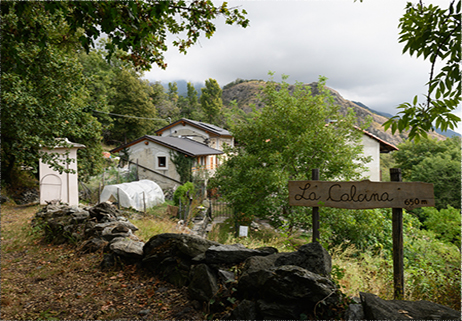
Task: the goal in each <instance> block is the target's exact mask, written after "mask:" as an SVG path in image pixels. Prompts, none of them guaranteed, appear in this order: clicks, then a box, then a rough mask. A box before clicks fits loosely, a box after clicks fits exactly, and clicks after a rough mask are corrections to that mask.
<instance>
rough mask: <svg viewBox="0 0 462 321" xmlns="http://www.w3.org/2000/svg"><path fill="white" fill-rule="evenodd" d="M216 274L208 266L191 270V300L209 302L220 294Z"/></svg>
mask: <svg viewBox="0 0 462 321" xmlns="http://www.w3.org/2000/svg"><path fill="white" fill-rule="evenodd" d="M218 289H219V288H218V281H217V275H216V273H215V272H214V271H213V270H212V269H211V268H210V267H209V266H208V265H206V264H199V265H196V266H194V267H193V268H192V269H191V282H190V283H189V286H188V293H189V296H190V298H191V299H193V300H198V301H205V302H209V301H210V300H211V299H212V298H213V297H214V296H215V295H216V294H217V292H218Z"/></svg>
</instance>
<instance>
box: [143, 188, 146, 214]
mask: <svg viewBox="0 0 462 321" xmlns="http://www.w3.org/2000/svg"><path fill="white" fill-rule="evenodd" d="M143 209H144V214H146V193H145V192H143Z"/></svg>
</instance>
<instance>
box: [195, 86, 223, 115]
mask: <svg viewBox="0 0 462 321" xmlns="http://www.w3.org/2000/svg"><path fill="white" fill-rule="evenodd" d="M201 91H202V95H201V98H200V101H201V106H202V112H203V114H204V116H205V121H206V122H208V123H211V124H218V123H219V119H220V118H221V116H222V113H223V111H222V109H223V101H222V100H221V94H222V90H221V88H220V85H219V84H218V82H217V81H216V80H215V79H212V78H210V79H208V80H206V81H205V88H201Z"/></svg>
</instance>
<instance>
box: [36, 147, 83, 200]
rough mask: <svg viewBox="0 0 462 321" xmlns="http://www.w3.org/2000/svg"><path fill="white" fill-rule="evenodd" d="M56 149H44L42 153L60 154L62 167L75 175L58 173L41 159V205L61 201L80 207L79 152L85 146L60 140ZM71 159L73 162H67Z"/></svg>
mask: <svg viewBox="0 0 462 321" xmlns="http://www.w3.org/2000/svg"><path fill="white" fill-rule="evenodd" d="M56 141H57V145H56V146H55V147H54V148H51V149H50V148H45V147H44V148H42V150H41V151H42V152H45V153H56V154H59V159H60V160H61V165H62V166H63V167H64V168H65V169H66V170H73V171H74V173H66V172H64V171H63V172H62V173H60V172H58V171H56V170H54V169H53V168H52V167H51V166H50V165H48V164H46V163H44V162H42V159H40V164H39V175H40V204H42V205H45V204H46V203H47V202H51V201H60V202H62V203H67V204H69V206H78V205H79V183H78V176H77V150H78V149H79V148H85V145H82V144H77V143H72V142H70V141H69V140H68V139H67V138H58V139H57V140H56ZM68 159H71V160H72V161H71V162H68V161H67V160H68Z"/></svg>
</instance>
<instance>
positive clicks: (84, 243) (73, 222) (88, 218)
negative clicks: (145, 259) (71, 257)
mask: <svg viewBox="0 0 462 321" xmlns="http://www.w3.org/2000/svg"><path fill="white" fill-rule="evenodd" d="M33 224H34V225H42V226H46V228H45V229H44V231H45V237H46V238H47V239H48V240H49V241H50V242H52V243H54V244H62V243H66V242H68V243H74V244H78V245H79V248H80V251H82V252H84V253H88V252H96V251H104V252H106V254H105V256H107V257H105V259H104V260H103V262H102V267H103V268H107V267H112V266H113V265H114V264H115V262H116V258H117V259H120V260H122V261H126V263H134V262H137V261H139V260H140V259H141V257H142V256H143V246H144V242H141V241H140V240H139V239H138V237H137V236H136V235H135V234H134V232H135V231H137V230H138V228H137V227H136V226H135V225H133V224H132V223H130V222H129V221H128V219H127V218H125V217H124V216H122V212H121V211H119V210H118V209H117V208H116V207H114V206H112V205H111V204H109V203H100V204H98V205H96V206H94V207H87V208H80V207H76V206H73V207H69V206H67V205H58V204H48V205H47V206H45V207H44V208H42V210H40V211H39V212H38V213H37V214H36V215H35V218H34V220H33ZM107 262H113V264H109V265H108V264H107Z"/></svg>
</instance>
